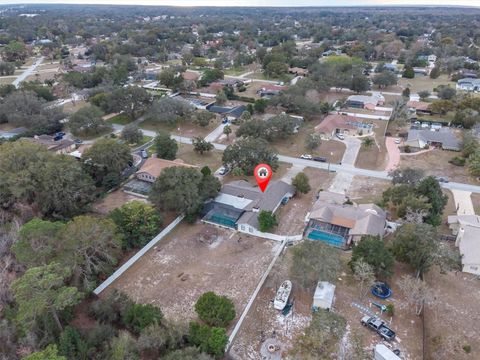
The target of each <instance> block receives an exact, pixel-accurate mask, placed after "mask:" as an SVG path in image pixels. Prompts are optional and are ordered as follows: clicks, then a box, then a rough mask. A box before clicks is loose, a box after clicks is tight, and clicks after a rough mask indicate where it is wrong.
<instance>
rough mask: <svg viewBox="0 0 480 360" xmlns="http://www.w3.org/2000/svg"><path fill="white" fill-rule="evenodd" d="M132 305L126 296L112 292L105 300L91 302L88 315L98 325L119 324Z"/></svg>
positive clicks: (115, 291)
mask: <svg viewBox="0 0 480 360" xmlns="http://www.w3.org/2000/svg"><path fill="white" fill-rule="evenodd" d="M132 304H133V301H132V300H130V299H129V298H128V296H127V295H125V294H124V293H121V292H119V291H117V290H114V291H113V292H112V293H110V295H108V296H107V297H106V298H104V299H99V300H97V301H95V302H93V303H92V305H91V306H90V309H89V313H90V315H91V316H92V317H94V318H95V319H97V320H98V321H99V322H100V323H108V324H120V323H121V321H122V318H123V317H124V315H125V312H126V310H127V309H128V308H129V307H130V306H131V305H132Z"/></svg>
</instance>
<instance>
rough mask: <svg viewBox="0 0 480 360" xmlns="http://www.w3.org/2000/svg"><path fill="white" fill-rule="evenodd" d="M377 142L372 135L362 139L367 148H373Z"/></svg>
mask: <svg viewBox="0 0 480 360" xmlns="http://www.w3.org/2000/svg"><path fill="white" fill-rule="evenodd" d="M373 144H375V140H373V138H371V137H366V138H364V139H363V140H362V145H363V146H365V147H366V148H367V149H368V148H371V147H372V146H373Z"/></svg>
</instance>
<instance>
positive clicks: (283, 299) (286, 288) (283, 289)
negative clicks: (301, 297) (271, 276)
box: [273, 280, 292, 310]
mask: <svg viewBox="0 0 480 360" xmlns="http://www.w3.org/2000/svg"><path fill="white" fill-rule="evenodd" d="M291 292H292V282H291V281H290V280H285V281H284V282H283V283H282V285H280V287H279V288H278V290H277V295H276V296H275V301H274V302H273V307H274V308H275V309H277V310H283V309H284V308H285V306H286V305H287V303H288V298H289V297H290V293H291Z"/></svg>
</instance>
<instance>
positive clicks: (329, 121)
mask: <svg viewBox="0 0 480 360" xmlns="http://www.w3.org/2000/svg"><path fill="white" fill-rule="evenodd" d="M349 121H350V122H354V121H358V119H355V118H354V117H353V116H348V115H341V114H332V115H327V116H326V117H325V118H324V119H323V120H322V122H321V123H320V124H318V125H317V126H315V131H316V132H320V133H331V132H332V131H334V130H335V129H351V130H355V129H356V127H355V126H354V125H352V124H348V122H349Z"/></svg>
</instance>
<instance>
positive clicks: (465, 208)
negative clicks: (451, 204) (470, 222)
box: [452, 190, 475, 215]
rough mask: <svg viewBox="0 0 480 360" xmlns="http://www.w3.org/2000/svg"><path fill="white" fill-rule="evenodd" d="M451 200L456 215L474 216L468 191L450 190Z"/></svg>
mask: <svg viewBox="0 0 480 360" xmlns="http://www.w3.org/2000/svg"><path fill="white" fill-rule="evenodd" d="M452 194H453V198H454V200H455V208H456V209H457V215H475V210H474V208H473V203H472V197H471V196H470V195H472V193H471V192H469V191H462V190H452Z"/></svg>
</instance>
